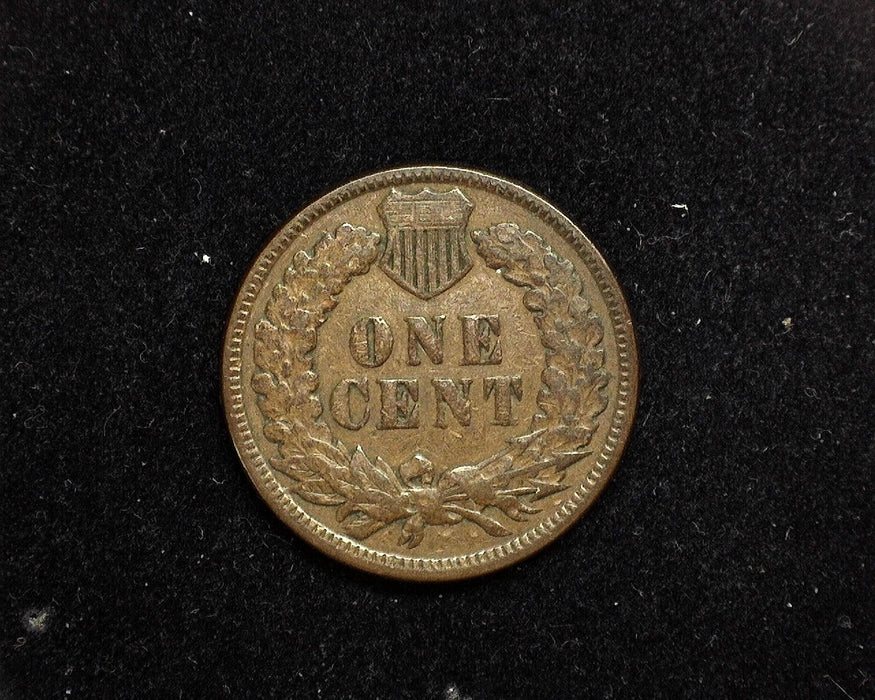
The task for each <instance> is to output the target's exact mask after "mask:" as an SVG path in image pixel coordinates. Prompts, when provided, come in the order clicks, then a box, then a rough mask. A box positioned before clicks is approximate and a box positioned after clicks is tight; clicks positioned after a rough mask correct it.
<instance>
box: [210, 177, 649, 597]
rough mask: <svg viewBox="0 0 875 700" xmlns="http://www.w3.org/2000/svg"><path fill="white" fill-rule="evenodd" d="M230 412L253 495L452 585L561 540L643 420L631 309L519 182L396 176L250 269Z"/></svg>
mask: <svg viewBox="0 0 875 700" xmlns="http://www.w3.org/2000/svg"><path fill="white" fill-rule="evenodd" d="M222 379H223V392H224V402H225V410H226V414H227V418H228V424H229V426H230V431H231V435H232V438H233V441H234V444H235V446H236V448H237V451H238V453H239V455H240V459H241V460H242V462H243V465H244V466H245V468H246V471H247V473H248V474H249V477H250V478H251V480H252V482H253V483H254V484H255V487H256V489H257V490H258V492H259V493H260V494H261V496H262V497H263V498H264V500H265V501H266V502H267V503H268V504H269V505H270V507H271V508H272V509H273V511H274V512H275V513H276V514H277V516H279V517H280V518H281V519H282V520H283V521H284V522H285V523H286V524H287V525H288V526H289V527H290V528H291V529H292V530H293V531H294V532H295V533H297V534H298V535H299V536H300V537H302V538H303V539H305V540H306V541H307V542H309V543H311V544H313V545H315V546H316V547H318V548H319V549H320V550H322V551H323V552H325V553H327V554H329V555H331V556H333V557H335V558H337V559H339V560H340V561H343V562H345V563H347V564H351V565H353V566H356V567H359V568H361V569H364V570H367V571H370V572H373V573H377V574H384V575H387V576H391V577H394V578H400V579H416V580H444V579H458V578H465V577H469V576H475V575H479V574H484V573H487V572H490V571H493V570H495V569H498V568H500V567H503V566H506V565H508V564H511V563H513V562H516V561H518V560H520V559H522V558H523V557H526V556H528V555H530V554H532V553H534V552H536V551H537V550H539V549H541V548H542V547H544V546H545V545H546V544H547V543H549V542H550V541H552V540H553V539H554V538H556V537H557V536H558V535H559V534H560V533H562V532H563V531H564V530H566V529H567V528H568V527H569V526H571V525H572V524H573V523H574V521H575V520H577V518H579V517H580V516H581V515H582V514H583V513H584V512H585V511H586V510H587V508H589V507H590V506H591V505H592V503H593V501H594V500H595V499H596V497H597V496H598V495H599V494H600V493H601V491H602V490H603V489H604V487H605V484H606V483H607V481H608V480H609V478H610V477H611V475H612V473H613V471H614V469H615V467H616V466H617V462H618V461H619V459H620V455H621V453H622V451H623V447H624V445H625V443H626V440H627V437H628V435H629V430H630V427H631V424H632V420H633V416H634V412H635V403H636V399H637V389H638V358H637V350H636V345H635V335H634V332H633V329H632V322H631V319H630V316H629V311H628V308H627V306H626V302H625V300H624V298H623V294H622V292H621V290H620V287H619V285H618V283H617V281H616V279H615V278H614V275H613V274H612V272H611V270H610V268H609V267H608V265H607V264H606V263H605V261H604V259H603V258H602V256H601V255H600V254H599V253H598V251H597V250H596V249H595V247H594V246H593V244H592V243H591V242H590V241H589V239H588V238H587V237H586V236H585V235H584V234H583V233H582V232H581V230H580V229H579V228H577V227H576V226H575V225H574V224H573V223H571V221H569V220H568V219H567V218H566V217H565V216H563V215H562V214H561V213H560V212H559V211H557V210H556V209H555V208H554V207H552V206H551V205H550V204H548V203H547V202H545V201H544V200H543V199H541V198H540V197H538V196H537V195H535V194H533V193H531V192H529V191H528V190H526V189H524V188H523V187H521V186H519V185H516V184H513V183H511V182H508V181H506V180H503V179H500V178H498V177H495V176H492V175H487V174H485V173H480V172H475V171H473V170H463V169H458V168H447V167H415V168H402V169H397V170H387V171H384V172H379V173H376V174H373V175H369V176H367V177H364V178H361V179H359V180H355V181H353V182H350V183H349V184H346V185H344V186H342V187H340V188H338V189H336V190H334V191H333V192H331V193H330V194H328V195H326V196H324V197H322V198H321V199H319V200H318V201H317V202H315V203H313V204H311V205H310V206H309V207H307V208H306V209H305V210H304V211H302V212H301V213H300V214H298V215H297V216H295V217H294V218H293V219H291V220H290V221H289V222H288V223H287V224H285V226H283V227H282V228H281V229H280V230H279V231H278V232H277V233H276V234H275V235H274V237H273V238H272V239H271V240H270V242H269V243H268V245H267V247H266V248H265V249H264V250H263V251H262V253H261V254H260V255H259V256H258V258H257V260H256V261H255V263H254V264H253V265H252V267H251V269H250V270H249V272H248V274H247V275H246V278H245V280H244V281H243V285H242V287H241V289H240V292H239V294H238V296H237V299H236V302H235V303H234V307H233V310H232V312H231V316H230V319H229V322H228V329H227V333H226V337H225V346H224V357H223V364H222Z"/></svg>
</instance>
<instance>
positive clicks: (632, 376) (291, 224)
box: [222, 166, 639, 581]
mask: <svg viewBox="0 0 875 700" xmlns="http://www.w3.org/2000/svg"><path fill="white" fill-rule="evenodd" d="M426 181H428V182H449V183H455V184H463V185H467V186H473V187H476V188H480V189H484V190H486V191H489V192H492V193H494V194H497V195H499V196H503V197H506V198H508V199H510V200H511V201H513V202H515V203H516V204H518V205H520V206H523V207H524V208H526V209H528V210H529V211H530V212H532V213H533V214H535V215H536V216H538V217H539V218H540V219H541V220H542V221H543V222H544V223H545V224H546V225H547V226H549V227H551V228H552V229H553V230H554V231H556V232H557V233H559V234H560V235H561V236H562V237H563V238H564V239H565V240H566V241H567V242H568V244H569V245H571V247H572V248H574V250H575V251H577V253H578V254H579V256H580V258H581V260H582V261H583V263H584V264H585V265H586V266H587V268H588V269H589V271H590V273H591V274H592V276H593V278H594V279H595V280H596V283H597V285H598V290H599V292H600V293H601V294H602V297H603V298H604V301H605V304H606V306H607V308H608V315H609V317H610V321H611V324H612V327H613V330H614V336H615V338H616V341H617V348H618V355H619V362H618V377H617V379H618V389H617V403H616V407H615V410H614V412H613V415H612V416H611V422H610V427H609V431H608V436H607V438H606V440H605V444H604V446H603V448H602V450H601V453H600V454H599V457H598V459H597V460H596V464H595V466H594V467H593V468H592V469H591V470H590V472H589V474H587V475H586V476H585V477H584V478H583V479H582V483H581V484H580V485H579V486H578V487H577V488H576V489H575V491H574V492H573V493H572V494H571V496H569V498H568V499H567V500H566V502H565V503H564V504H563V505H562V507H561V508H560V509H558V510H557V512H556V513H555V514H554V515H553V516H551V517H550V518H548V519H545V520H541V521H539V522H537V523H536V524H535V525H534V526H533V527H532V528H530V529H529V530H526V531H525V532H523V533H521V534H519V535H517V536H515V537H513V538H512V539H510V540H507V541H504V542H503V543H501V544H498V545H494V546H492V547H487V548H484V549H481V550H478V551H476V552H472V553H470V554H466V555H462V556H455V557H440V558H437V557H412V556H401V555H394V554H387V553H383V552H377V551H374V550H372V549H369V548H368V547H365V546H364V545H362V544H360V543H359V542H357V541H355V540H353V539H352V538H350V537H347V536H346V535H343V534H340V533H337V532H334V531H332V530H329V529H328V528H326V527H325V526H324V525H322V524H321V523H320V522H319V521H317V520H315V519H314V518H312V517H311V516H309V515H308V514H307V513H306V512H305V511H304V510H303V509H301V508H300V507H299V506H298V505H297V504H296V503H295V502H294V500H292V498H291V497H289V496H288V494H286V493H285V492H284V491H283V489H282V488H281V487H280V485H279V483H278V482H277V481H276V479H275V478H274V476H273V474H272V472H271V470H270V468H269V466H268V465H267V463H266V462H265V460H264V458H263V457H262V455H261V453H260V451H259V449H258V446H257V444H256V443H255V440H254V439H253V437H252V433H251V431H250V429H249V424H248V421H247V419H246V412H245V410H244V404H243V393H242V387H241V376H240V374H241V361H242V351H241V344H242V340H243V337H244V333H245V329H246V325H247V323H248V320H249V310H250V308H251V306H252V303H253V301H254V300H255V299H256V297H257V296H258V294H259V292H260V291H261V289H262V287H263V282H264V279H265V277H266V275H267V274H268V273H269V271H270V269H271V267H272V266H273V264H274V262H275V261H276V259H277V258H278V257H279V256H280V255H281V254H282V253H283V252H285V250H286V249H287V248H288V247H289V246H290V245H291V244H292V243H293V242H294V240H295V239H296V238H297V237H298V235H299V234H300V233H301V232H302V231H303V230H304V229H305V228H307V227H308V226H310V225H312V223H313V222H314V221H315V220H316V219H318V218H319V217H320V216H322V215H324V214H326V213H327V212H329V211H331V210H332V209H334V208H335V207H337V206H338V205H340V204H342V203H344V202H346V201H349V200H351V199H354V198H355V197H358V196H360V195H362V194H366V193H368V192H373V191H375V190H378V189H382V188H384V187H388V186H392V185H402V186H403V185H409V184H413V183H419V182H426ZM638 381H639V377H638V349H637V342H636V338H635V332H634V329H633V326H632V319H631V315H630V313H629V308H628V304H627V302H626V299H625V296H624V295H623V291H622V289H621V288H620V285H619V283H618V282H617V279H616V276H615V275H614V272H613V270H611V268H610V266H609V265H608V263H607V262H606V261H605V259H604V258H603V257H602V255H601V253H600V252H599V251H598V249H597V248H596V247H595V245H593V243H592V242H591V241H590V240H589V239H588V238H587V237H586V235H585V234H584V233H583V231H581V230H580V229H579V228H578V227H577V226H575V225H574V224H573V223H572V222H571V221H570V220H569V219H568V218H567V217H566V216H565V215H564V214H562V213H561V212H560V211H559V210H558V209H556V207H554V206H553V205H551V204H550V203H549V202H547V201H546V200H545V199H543V198H541V197H539V196H538V195H536V194H534V193H532V192H531V191H529V190H528V189H526V188H525V187H523V186H521V185H518V184H516V183H514V182H511V181H509V180H505V179H503V178H500V177H496V176H495V175H490V174H488V173H484V172H479V171H476V170H471V169H467V168H456V167H447V166H414V167H405V168H395V169H391V170H382V171H379V172H376V173H372V174H370V175H366V176H364V177H361V178H358V179H356V180H353V181H352V182H349V183H346V184H344V185H342V186H340V187H338V188H336V189H334V190H332V191H331V192H329V193H328V194H326V195H325V196H323V197H321V198H320V199H318V200H316V201H315V202H314V203H312V204H310V205H309V206H308V207H306V208H305V209H304V210H302V211H301V212H300V213H298V214H297V215H295V216H294V217H292V218H291V219H289V220H288V221H287V222H286V223H285V224H284V225H283V226H281V227H280V228H279V230H278V231H277V232H276V233H274V235H273V236H272V237H271V238H270V240H269V241H268V243H267V245H265V247H264V248H263V249H262V251H261V252H260V253H259V255H258V256H257V257H256V259H255V261H254V262H253V263H252V265H251V266H250V267H249V269H248V271H247V273H246V277H245V278H244V280H243V283H242V284H241V286H240V290H239V291H238V293H237V296H236V298H235V300H234V305H233V307H232V310H231V313H230V315H229V318H228V324H227V328H226V331H225V337H224V346H223V353H222V399H223V402H224V408H225V417H226V419H227V421H228V427H229V430H230V432H231V438H232V442H233V443H234V447H235V449H236V451H237V454H238V456H239V457H240V460H241V462H242V463H243V465H244V467H245V468H246V473H247V474H248V475H249V478H250V480H251V481H252V483H253V484H254V485H255V488H256V490H257V491H258V493H259V494H260V495H261V497H262V498H263V499H264V500H265V501H266V502H267V504H268V505H269V506H270V508H271V510H273V511H274V513H276V515H277V516H278V517H279V518H280V519H281V520H282V521H283V522H285V523H286V525H288V526H289V527H290V528H291V529H292V530H293V531H294V532H295V533H296V534H297V535H298V536H300V537H302V538H303V539H304V540H305V541H307V542H309V543H310V544H311V545H313V546H315V547H316V548H317V549H319V550H320V551H322V552H324V553H325V554H328V555H329V556H331V557H333V558H334V559H337V560H338V561H341V562H343V563H345V564H349V565H351V566H355V567H357V568H359V569H363V570H365V571H369V572H371V573H375V574H380V575H383V576H389V577H391V578H396V579H402V580H412V581H442V580H458V579H464V578H471V577H474V576H481V575H483V574H487V573H490V572H493V571H495V570H497V569H499V568H503V567H505V566H509V565H510V564H513V563H515V562H518V561H520V560H522V559H524V558H526V557H528V556H531V555H533V554H535V553H536V552H538V551H540V550H541V549H542V548H543V547H545V546H546V545H547V544H549V543H550V542H552V541H553V540H554V539H556V538H557V537H558V536H559V535H561V534H562V533H563V532H565V531H566V530H567V529H568V528H569V527H571V525H573V524H574V523H575V522H576V521H577V520H578V519H579V518H580V517H581V516H582V515H583V514H584V513H585V512H586V511H587V510H588V509H589V508H590V507H591V506H592V504H593V503H594V502H595V500H596V498H597V497H598V496H599V495H600V494H601V492H602V491H603V490H604V487H605V485H606V484H607V482H608V481H609V480H610V478H611V476H612V475H613V473H614V471H615V470H616V467H617V464H618V463H619V461H620V458H621V456H622V453H623V450H624V448H625V446H626V443H627V441H628V437H629V433H630V431H631V428H632V424H633V422H634V417H635V409H636V404H637V400H638Z"/></svg>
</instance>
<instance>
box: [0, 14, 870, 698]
mask: <svg viewBox="0 0 875 700" xmlns="http://www.w3.org/2000/svg"><path fill="white" fill-rule="evenodd" d="M34 5H35V6H36V5H45V7H40V8H39V9H36V8H35V7H29V6H28V4H26V3H18V2H12V3H11V4H4V9H3V10H2V37H3V41H2V46H0V53H2V64H0V66H2V80H0V95H2V116H0V129H2V143H0V172H2V182H3V185H2V188H0V203H2V208H0V211H2V232H3V233H2V236H3V237H2V259H3V267H2V270H3V272H2V281H0V287H2V306H0V309H2V328H3V330H2V336H0V372H2V394H0V408H2V414H0V425H2V427H0V434H2V442H0V444H2V466H3V474H2V486H0V492H2V502H0V505H2V565H0V593H2V606H0V621H2V623H0V663H2V666H0V696H4V697H9V698H18V697H139V696H142V695H158V696H171V695H172V696H176V695H182V696H188V697H198V696H203V697H212V696H230V697H240V696H249V695H256V694H258V695H262V694H263V695H275V696H285V697H323V698H334V697H385V698H395V697H409V698H420V697H425V698H448V699H454V698H465V697H470V698H556V697H569V698H571V697H590V696H592V697H637V696H644V697H648V696H661V697H667V698H674V697H679V696H691V697H725V696H736V697H737V696H748V697H750V696H756V697H779V696H803V697H804V696H809V695H810V696H814V697H825V698H830V697H835V698H840V697H845V695H844V694H843V692H844V693H846V694H847V695H850V696H852V697H855V698H861V697H866V696H869V697H872V696H873V695H875V679H873V678H872V674H873V673H875V668H873V663H872V661H873V650H872V639H873V637H872V633H873V608H872V600H871V597H872V590H873V576H872V567H873V564H875V562H873V556H872V555H873V547H872V543H873V534H875V533H873V512H872V505H871V499H872V488H871V486H872V466H873V462H875V450H873V407H875V406H873V403H875V402H873V370H875V335H873V328H875V314H873V292H875V290H873V286H875V285H873V273H875V270H873V262H875V252H873V242H872V229H871V219H870V217H871V205H872V201H873V198H872V189H871V177H872V162H873V150H872V126H873V122H872V104H873V98H875V95H873V40H872V37H873V19H875V17H873V12H872V6H871V4H869V3H866V2H863V1H862V0H860V1H859V2H852V3H847V2H844V3H843V2H826V3H806V4H797V3H789V2H722V3H704V2H677V3H669V4H665V5H661V6H657V5H655V4H652V3H640V4H639V3H636V4H634V5H633V4H630V3H625V2H624V3H619V2H605V3H602V4H598V5H596V4H593V5H580V6H571V5H553V4H552V3H551V4H547V3H545V4H543V5H537V4H534V3H532V4H525V5H522V4H520V5H515V4H512V3H501V4H499V3H495V4H494V5H493V4H486V3H483V4H478V5H473V6H467V7H463V6H461V5H456V4H454V3H450V2H438V3H431V4H429V5H427V6H426V5H423V6H418V5H417V6H415V7H414V6H413V5H412V4H410V5H408V4H404V3H393V4H385V5H384V4H380V3H367V4H365V3H363V4H361V5H360V6H354V5H352V4H334V5H331V6H330V7H325V8H319V7H316V6H305V5H303V4H302V5H297V4H294V3H277V4H274V5H271V6H261V5H259V4H256V3H234V2H231V3H220V4H217V6H216V7H211V6H208V5H206V4H205V3H201V2H185V3H143V4H142V5H141V6H139V7H137V6H135V5H133V4H127V3H115V2H112V3H110V2H91V3H86V2H81V3H72V2H69V3H51V4H49V3H34ZM217 8H221V9H217ZM417 163H442V164H451V165H465V166H470V167H475V168H479V169H483V170H486V171H489V172H493V173H496V174H498V175H501V176H504V177H508V178H511V179H515V180H518V181H520V182H522V183H524V184H526V185H527V186H529V187H531V188H532V189H534V190H535V191H536V192H539V193H540V194H542V195H544V196H546V197H547V198H548V199H550V200H552V201H553V202H554V203H555V204H556V205H557V206H558V207H559V208H560V209H561V210H562V211H564V212H565V213H566V214H568V215H569V216H570V217H571V218H572V219H573V220H574V221H576V222H578V223H579V224H580V225H581V226H583V227H584V228H586V229H587V230H588V231H589V232H590V235H591V238H592V239H593V241H594V242H595V243H596V245H597V246H598V247H599V248H600V249H601V250H602V252H603V253H604V254H605V256H606V257H607V259H608V260H609V261H610V262H611V264H612V266H613V267H614V269H615V271H616V272H617V275H618V277H619V279H620V282H621V284H622V285H623V286H624V288H625V290H626V292H627V294H628V298H629V302H630V305H631V307H632V311H633V314H634V316H635V318H636V322H637V330H638V334H639V342H640V348H641V363H642V388H641V397H640V404H639V413H638V419H637V427H636V429H635V431H634V432H633V435H632V439H631V441H630V444H629V446H628V450H627V452H626V455H625V458H624V460H623V462H622V464H621V466H620V468H619V470H618V471H617V474H616V476H615V478H614V480H613V481H612V483H611V484H610V485H609V486H608V488H607V489H606V491H605V493H604V495H603V497H602V499H601V500H600V501H599V502H598V503H597V504H596V506H595V507H594V508H593V509H592V510H591V511H590V512H589V513H588V514H587V515H586V516H585V517H584V518H583V519H582V520H581V521H580V522H579V523H578V524H577V525H576V526H575V527H574V528H573V529H572V530H571V531H570V532H568V533H567V534H566V535H565V536H564V537H562V538H561V539H560V540H559V541H557V542H556V543H554V544H553V545H552V546H551V547H549V548H548V549H547V550H545V551H543V552H542V553H541V554H539V555H537V556H536V557H534V558H533V559H530V560H528V561H526V562H524V563H522V564H520V565H517V566H514V567H512V568H510V569H509V570H505V571H503V572H501V573H498V574H496V575H493V576H490V577H487V578H484V579H481V580H474V581H470V582H466V583H461V584H454V585H440V586H432V585H405V584H400V583H393V582H390V581H384V580H379V579H376V578H373V577H371V576H368V575H365V574H360V573H358V572H356V571H354V570H351V569H348V568H346V567H344V566H341V565H339V564H336V563H334V562H333V561H332V560H330V559H328V558H327V557H325V556H323V555H321V554H319V553H317V552H315V551H313V550H311V549H310V547H308V546H306V545H305V544H304V543H302V542H301V541H300V540H298V539H297V538H296V537H294V536H293V535H291V533H290V532H289V531H287V529H286V528H285V527H284V526H283V525H282V524H281V523H280V522H279V521H278V520H277V519H276V518H275V517H274V516H273V515H272V514H271V512H270V511H269V510H268V508H267V507H266V506H265V505H264V504H262V502H261V501H260V500H259V498H258V496H257V494H256V492H255V490H254V489H253V488H252V487H251V485H250V484H249V482H248V480H247V478H246V475H245V473H244V471H243V469H242V467H241V466H240V464H239V462H238V460H237V457H236V455H235V453H234V450H233V447H232V445H231V442H230V439H229V437H228V435H227V431H226V427H225V422H224V417H223V412H222V407H221V403H220V381H219V353H220V348H221V341H222V333H223V326H224V323H225V318H226V315H227V313H228V311H229V308H230V305H231V303H232V300H233V297H234V295H235V293H236V291H237V287H238V285H239V283H240V282H241V280H242V277H243V275H244V272H245V270H246V269H247V267H248V265H249V264H250V262H251V261H252V259H253V258H254V256H255V255H256V254H257V252H258V251H259V250H260V248H261V246H262V245H263V244H264V243H265V242H266V241H267V239H268V237H269V236H270V235H271V233H272V232H273V231H274V230H275V229H276V228H277V227H278V226H279V225H280V224H282V223H283V222H284V221H285V220H286V219H287V218H289V217H290V216H292V215H293V214H294V213H295V212H297V211H298V210H299V209H301V208H302V207H303V206H305V205H306V204H307V203H309V202H310V201H312V200H313V199H315V198H316V197H317V196H319V195H320V194H322V193H323V192H325V191H327V190H329V189H331V188H333V187H335V186H337V185H339V184H342V183H343V182H345V181H347V180H349V179H352V178H353V177H355V176H358V175H360V174H363V173H366V172H370V171H373V170H377V169H381V168H384V167H390V166H398V165H409V164H417ZM676 205H685V206H684V207H680V206H676ZM204 255H207V256H209V262H205V260H206V258H204ZM785 319H790V320H788V321H786V322H785Z"/></svg>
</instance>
